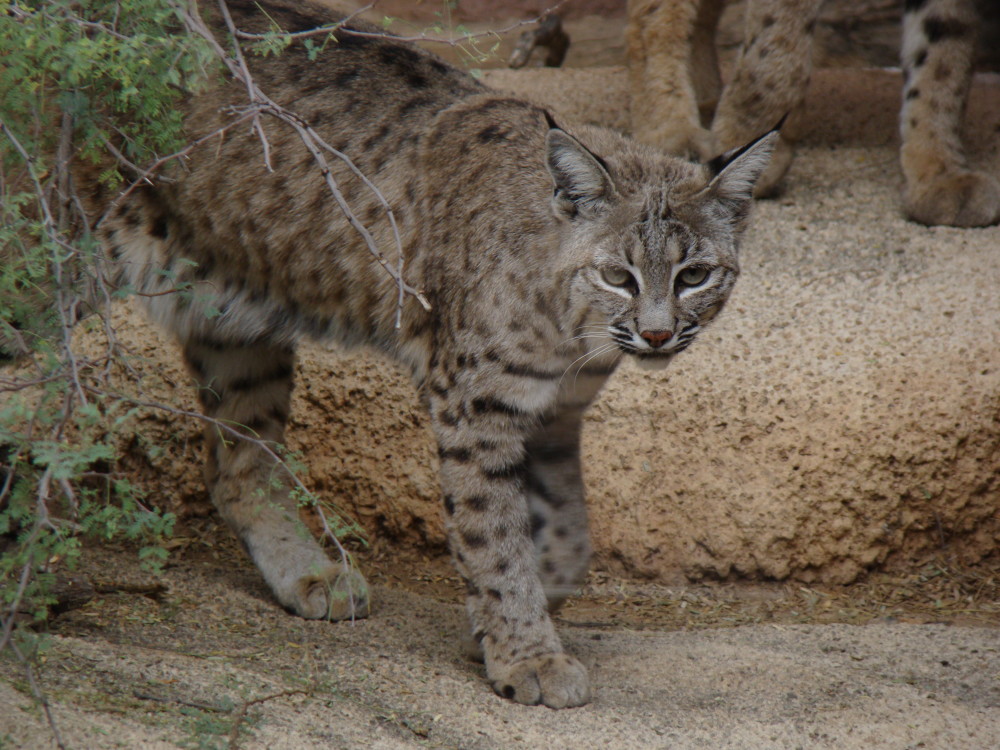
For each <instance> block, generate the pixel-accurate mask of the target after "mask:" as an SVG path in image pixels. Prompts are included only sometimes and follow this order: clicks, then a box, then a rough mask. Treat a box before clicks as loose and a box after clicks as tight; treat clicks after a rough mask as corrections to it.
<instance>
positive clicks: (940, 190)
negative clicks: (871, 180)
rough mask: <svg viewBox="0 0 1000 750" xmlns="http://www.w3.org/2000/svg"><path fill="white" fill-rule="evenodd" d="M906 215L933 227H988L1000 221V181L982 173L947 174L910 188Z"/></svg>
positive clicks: (916, 182) (913, 182) (919, 182)
mask: <svg viewBox="0 0 1000 750" xmlns="http://www.w3.org/2000/svg"><path fill="white" fill-rule="evenodd" d="M905 203H906V215H907V216H908V217H909V218H911V219H913V221H917V222H920V223H921V224H927V225H930V226H936V225H946V226H952V227H986V226H990V225H992V224H996V223H997V222H998V221H1000V182H998V181H997V180H996V179H995V178H993V177H991V176H990V175H988V174H984V173H982V172H964V171H962V172H947V173H945V174H943V175H940V176H938V177H935V178H933V179H926V180H923V181H918V180H913V181H911V182H910V183H909V184H907V187H906V196H905Z"/></svg>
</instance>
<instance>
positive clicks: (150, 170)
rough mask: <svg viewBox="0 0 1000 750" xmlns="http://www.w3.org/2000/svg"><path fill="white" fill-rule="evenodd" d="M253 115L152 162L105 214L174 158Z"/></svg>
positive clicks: (149, 182)
mask: <svg viewBox="0 0 1000 750" xmlns="http://www.w3.org/2000/svg"><path fill="white" fill-rule="evenodd" d="M251 117H253V112H244V113H243V114H241V115H240V116H239V117H237V118H236V119H235V120H233V121H232V122H230V123H228V124H226V125H223V126H222V127H221V128H218V129H217V130H213V131H212V132H211V133H209V134H208V135H205V136H202V137H201V138H199V139H198V140H196V141H192V142H191V143H189V144H188V145H187V146H185V147H184V148H182V149H180V150H178V151H175V152H174V153H172V154H168V155H167V156H161V157H160V158H159V159H157V160H156V161H154V162H153V163H152V164H150V165H149V166H148V167H147V168H146V170H145V171H144V172H143V173H142V174H140V175H139V176H138V177H137V178H136V179H135V180H133V182H132V184H130V185H129V186H128V187H127V188H126V189H125V190H123V191H122V192H120V193H119V194H118V195H116V196H115V199H114V200H113V201H111V203H110V204H108V208H107V209H106V210H105V212H104V215H107V214H108V212H110V211H111V210H112V209H114V208H116V207H117V206H118V205H119V204H120V203H121V202H122V201H123V200H125V198H127V197H128V196H129V194H130V193H131V192H132V191H133V190H135V189H136V188H137V187H139V185H140V184H142V183H146V184H147V185H152V184H153V182H152V180H150V177H152V176H153V174H154V173H155V172H156V171H157V170H158V169H159V168H160V167H162V166H163V165H164V164H166V163H167V162H168V161H172V160H174V159H181V158H183V157H185V156H187V155H188V154H189V153H190V152H191V151H193V150H194V149H196V148H197V147H198V146H200V145H202V144H203V143H205V141H209V140H211V139H212V138H215V137H217V136H222V135H225V134H226V133H227V132H228V131H229V130H231V129H232V128H234V127H236V126H237V125H239V124H240V123H242V122H245V121H246V120H249V119H250V118H251ZM158 179H159V178H158Z"/></svg>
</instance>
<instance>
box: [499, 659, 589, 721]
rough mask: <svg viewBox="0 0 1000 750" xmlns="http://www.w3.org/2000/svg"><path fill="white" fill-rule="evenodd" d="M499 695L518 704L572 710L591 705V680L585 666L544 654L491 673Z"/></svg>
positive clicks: (504, 666) (574, 661)
mask: <svg viewBox="0 0 1000 750" xmlns="http://www.w3.org/2000/svg"><path fill="white" fill-rule="evenodd" d="M488 672H489V677H490V682H491V684H492V685H493V690H495V691H496V693H497V695H502V696H503V697H504V698H509V699H510V700H512V701H516V702H517V703H523V704H525V705H527V706H534V705H537V704H539V703H541V704H543V705H546V706H548V707H549V708H572V707H574V706H582V705H584V704H586V703H589V702H590V680H589V678H588V677H587V670H586V669H584V667H583V665H582V664H581V663H580V662H579V661H577V660H576V659H574V658H573V657H572V656H570V655H568V654H545V655H543V656H538V657H535V658H534V659H525V660H523V661H518V662H514V663H513V664H510V665H503V666H502V667H498V666H497V665H493V666H492V667H491V668H490V669H489V670H488Z"/></svg>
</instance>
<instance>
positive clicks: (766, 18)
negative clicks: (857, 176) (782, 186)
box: [712, 0, 822, 196]
mask: <svg viewBox="0 0 1000 750" xmlns="http://www.w3.org/2000/svg"><path fill="white" fill-rule="evenodd" d="M821 5H822V0H781V1H780V2H778V3H763V2H759V0H758V1H757V2H755V1H754V0H751V2H749V3H748V4H747V9H746V31H745V36H744V42H743V47H742V48H741V49H740V56H739V59H738V60H737V62H736V69H735V70H734V71H733V75H732V78H731V80H730V81H729V83H728V84H727V86H726V89H725V91H724V92H723V94H722V100H721V101H720V102H719V108H718V110H717V111H716V114H715V121H714V122H713V123H712V133H713V134H714V135H715V138H716V140H717V142H718V146H719V149H720V152H725V151H728V150H730V149H733V148H737V147H739V146H742V145H743V144H744V143H749V142H750V141H752V140H753V139H754V138H757V137H759V136H760V135H762V134H763V133H766V132H767V131H768V130H770V129H771V128H773V127H774V126H775V125H776V124H777V123H778V121H779V120H781V118H782V117H784V116H785V115H787V114H789V113H790V112H794V111H795V110H797V109H798V108H800V107H801V105H802V102H803V100H804V99H805V94H806V88H807V86H808V84H809V76H810V74H811V72H812V45H813V31H814V29H815V25H816V18H817V17H818V16H819V11H820V6H821ZM775 6H777V7H778V8H779V9H780V11H781V12H780V13H776V12H774V10H775ZM791 160H792V149H791V144H790V143H789V142H788V141H786V140H785V139H784V138H782V139H781V140H780V141H779V143H778V147H777V149H776V150H775V153H774V155H773V156H772V157H771V162H770V165H769V166H768V168H767V171H766V172H764V174H763V176H762V177H761V178H760V180H759V181H758V182H757V186H756V189H755V190H754V194H755V195H758V196H762V195H768V194H770V193H772V192H773V191H774V189H775V187H777V183H778V182H779V181H780V180H781V178H782V177H783V176H784V174H785V172H786V171H787V170H788V166H789V164H791Z"/></svg>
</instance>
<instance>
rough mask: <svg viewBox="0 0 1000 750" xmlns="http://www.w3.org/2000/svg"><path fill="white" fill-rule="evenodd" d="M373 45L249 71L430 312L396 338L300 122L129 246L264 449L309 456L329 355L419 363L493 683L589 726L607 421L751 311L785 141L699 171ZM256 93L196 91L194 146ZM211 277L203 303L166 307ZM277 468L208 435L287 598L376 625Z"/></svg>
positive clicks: (322, 20)
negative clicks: (568, 647) (558, 621)
mask: <svg viewBox="0 0 1000 750" xmlns="http://www.w3.org/2000/svg"><path fill="white" fill-rule="evenodd" d="M228 6H229V8H230V9H231V12H232V15H233V17H234V19H235V23H236V24H237V26H238V27H239V28H241V29H244V30H249V31H263V30H266V29H267V28H268V26H269V24H270V23H271V22H274V23H277V24H278V25H279V26H280V27H281V28H283V29H285V30H286V31H292V32H295V31H302V30H305V29H311V28H314V27H316V26H319V25H322V24H327V23H331V22H334V21H336V18H335V17H331V16H330V15H329V13H328V12H327V11H324V10H322V9H320V8H317V7H312V6H310V5H308V4H304V3H295V2H291V1H286V2H281V0H277V1H271V0H268V2H266V3H259V2H258V1H257V0H229V2H228ZM261 6H263V8H262V7H261ZM351 26H352V28H353V29H354V31H355V33H351V32H350V30H348V29H346V28H345V29H342V30H340V31H338V32H337V33H336V38H337V42H336V43H331V44H328V45H327V46H326V48H325V50H324V51H323V52H322V53H321V54H320V55H319V56H318V58H317V59H316V60H315V61H310V59H309V57H308V50H307V49H306V48H305V47H304V46H303V45H302V44H301V43H299V42H295V43H293V44H292V45H291V47H290V48H289V49H288V50H286V52H285V53H283V54H282V55H281V56H279V57H277V58H273V57H272V58H259V57H251V58H249V60H248V62H249V64H250V67H251V70H252V73H253V76H254V78H255V80H256V82H257V83H258V84H259V85H260V86H261V88H262V89H263V90H264V91H267V92H269V93H270V95H271V96H272V97H273V98H274V99H275V100H276V101H278V102H279V103H280V104H282V105H284V106H287V107H290V108H293V109H294V110H295V111H296V112H297V113H298V115H300V116H301V117H302V118H303V120H304V121H306V122H308V123H310V124H311V126H312V127H313V128H315V130H316V131H317V132H318V133H319V134H320V135H321V136H322V137H323V138H324V139H325V140H326V141H327V142H328V143H329V144H330V145H331V146H332V147H333V148H336V149H337V150H339V151H341V152H342V153H344V154H347V155H349V156H350V158H351V159H352V160H353V162H354V164H355V165H356V166H357V167H358V169H359V170H360V171H361V172H362V173H363V174H364V175H366V176H367V177H368V178H370V179H371V180H372V181H373V183H374V184H375V185H377V187H378V188H379V189H380V191H381V193H382V194H383V195H384V197H385V199H386V200H387V202H388V204H389V205H390V206H391V207H392V210H393V212H394V215H395V220H396V222H397V224H398V229H399V233H400V237H401V239H402V247H403V249H404V251H405V259H406V266H405V277H406V281H407V282H408V283H409V284H410V285H411V286H412V287H413V288H416V289H420V290H422V292H423V294H424V295H425V297H426V299H427V301H428V302H429V304H430V310H427V309H425V307H423V306H422V305H421V304H419V302H418V301H417V300H416V299H415V298H414V297H413V296H407V297H406V298H405V300H404V302H403V307H402V310H401V316H400V321H399V327H398V328H397V327H396V318H397V305H398V304H399V302H398V289H397V286H396V282H395V281H394V280H393V278H392V277H391V276H390V275H388V274H386V273H385V271H384V269H383V268H382V267H381V266H380V265H379V263H378V262H377V261H376V260H375V259H374V258H373V256H372V255H371V254H370V253H369V251H368V248H367V246H366V244H365V242H364V241H363V240H362V239H361V237H360V235H359V234H358V233H357V232H356V231H355V229H354V228H352V227H351V225H349V224H348V222H347V220H346V219H345V218H344V215H343V213H342V211H341V210H340V209H339V208H338V207H337V205H336V204H335V203H334V201H333V198H332V197H331V192H330V190H329V189H328V187H327V185H326V183H325V182H324V175H322V174H320V172H319V170H317V168H316V165H315V162H314V157H313V155H312V154H311V153H310V152H309V151H308V150H307V149H306V148H305V147H304V146H303V144H302V142H301V141H300V140H299V138H298V136H297V135H296V133H295V131H294V130H293V129H292V128H290V127H288V126H286V125H284V124H281V123H277V122H274V123H268V124H266V125H265V129H266V134H267V137H268V141H269V144H270V153H271V162H272V166H273V171H268V170H267V169H265V167H264V160H263V157H262V154H261V143H260V141H259V140H258V138H257V137H256V136H255V135H254V134H253V133H250V132H239V134H236V133H237V131H235V130H234V131H231V132H230V133H229V134H227V135H226V136H225V137H215V138H210V139H209V140H208V141H207V142H206V143H205V144H204V145H202V146H200V147H199V148H198V149H197V150H196V151H195V152H194V153H192V154H191V156H190V159H189V160H187V162H186V164H185V165H183V166H181V165H177V164H175V165H173V166H172V167H171V168H169V169H168V170H167V172H168V174H167V175H165V176H168V177H169V178H170V179H169V180H159V181H157V182H155V183H154V184H152V185H147V186H145V187H143V188H140V189H137V190H135V191H133V192H132V193H131V194H129V195H128V197H127V198H126V199H125V200H124V201H123V202H121V203H120V204H118V205H113V206H112V207H111V208H110V209H107V204H105V209H106V210H105V213H104V215H103V217H102V218H101V220H100V223H99V225H98V234H99V237H100V240H101V243H102V246H103V247H104V248H105V249H106V253H107V254H108V256H109V257H110V259H111V260H112V261H113V262H114V263H115V264H116V265H117V267H118V268H120V269H121V271H120V273H121V275H122V279H121V282H122V283H128V284H129V285H131V286H132V287H134V288H135V289H136V290H137V291H139V292H141V293H144V294H145V295H147V296H146V297H145V303H146V305H147V307H148V309H149V312H150V313H151V314H152V316H153V318H154V319H155V320H157V321H158V322H159V323H161V324H162V325H163V326H165V327H166V328H167V329H169V330H170V331H172V332H173V334H174V335H176V336H177V337H178V339H179V340H180V343H181V345H182V347H183V352H184V357H185V359H186V362H187V365H188V366H189V368H190V371H191V373H192V375H193V377H194V379H195V381H196V383H197V386H198V390H199V395H200V400H201V404H202V406H203V408H204V410H205V412H206V413H207V414H208V415H210V416H212V417H215V418H217V419H220V420H225V421H226V422H228V423H229V424H233V425H241V426H242V427H241V429H243V430H245V431H247V432H248V433H251V434H254V435H258V436H260V437H262V438H264V439H266V440H269V441H276V442H280V441H281V440H282V437H283V432H284V426H285V423H286V420H287V418H288V412H289V397H290V393H291V389H292V377H293V370H294V362H295V344H296V341H297V340H298V339H299V338H300V337H302V336H317V337H332V338H334V339H337V340H339V341H340V342H343V343H345V344H359V343H366V344H368V345H371V346H373V347H375V348H377V349H379V350H381V351H383V352H384V353H386V354H388V355H390V356H391V357H393V358H395V359H396V360H397V361H399V362H400V363H402V364H403V365H404V366H405V367H406V368H407V369H408V370H409V371H410V372H411V373H412V375H413V379H414V381H415V383H416V384H417V387H418V388H419V391H420V394H421V397H422V400H423V402H424V404H425V405H426V407H427V409H428V411H429V412H430V417H431V424H432V427H433V431H434V434H435V436H436V438H437V441H438V444H439V454H440V463H441V483H442V487H443V497H444V513H445V516H446V523H447V527H448V530H449V539H450V544H451V547H452V552H453V556H454V558H455V561H456V564H457V567H458V569H459V571H460V572H461V574H462V576H463V577H464V578H465V580H466V581H467V584H468V599H467V609H468V613H469V616H470V619H471V622H472V629H473V635H474V638H475V640H476V641H477V642H478V644H479V646H480V647H481V649H482V652H483V656H484V658H485V663H486V670H487V675H488V678H489V680H490V681H491V684H492V687H493V689H494V690H496V691H497V692H498V693H499V694H501V695H503V696H506V697H507V698H511V699H513V700H515V701H518V702H520V703H525V704H537V703H543V704H545V705H547V706H551V707H565V706H578V705H581V704H583V703H586V702H587V701H588V700H589V687H588V678H587V674H586V671H585V669H584V668H583V666H582V665H581V664H580V663H579V662H578V661H577V660H576V659H574V658H573V657H571V656H569V655H567V654H565V653H564V652H563V648H562V645H561V644H560V641H559V638H558V637H557V635H556V632H555V630H554V628H553V625H552V621H551V620H550V618H549V614H548V608H549V607H555V606H558V604H559V603H560V602H561V601H562V600H563V599H564V598H565V597H566V596H567V595H568V593H570V591H571V590H572V589H573V587H575V586H576V585H578V584H579V583H580V582H581V581H582V580H583V577H584V576H585V574H586V571H587V566H588V558H589V555H590V545H589V541H588V536H587V528H586V525H587V521H586V512H585V508H584V503H583V500H584V498H583V486H582V480H581V466H580V447H579V444H580V425H581V416H582V414H583V411H584V409H585V408H586V407H587V405H588V404H589V403H590V401H591V400H592V399H593V398H594V396H595V395H596V393H597V392H598V390H599V389H600V387H601V385H602V384H603V383H604V382H605V380H606V379H607V378H608V376H609V375H610V374H611V373H612V372H613V370H614V369H615V367H616V366H617V365H618V363H619V362H620V360H621V359H622V358H623V357H624V356H625V355H628V356H631V357H633V358H635V359H636V360H638V361H639V362H641V363H647V364H649V365H651V366H662V365H665V364H666V363H668V362H669V361H670V360H671V359H672V358H673V357H674V356H675V355H676V354H678V353H679V352H681V351H682V350H684V349H685V348H687V347H688V346H689V345H690V344H691V342H692V341H693V340H694V338H695V337H696V336H697V334H698V332H699V331H700V330H701V329H702V328H703V327H704V326H705V325H706V324H707V323H708V322H709V321H710V320H712V319H713V318H714V317H715V315H716V314H717V313H718V312H719V310H720V309H721V308H722V306H723V305H724V304H725V302H726V299H727V297H728V296H729V293H730V290H731V288H732V286H733V283H734V282H735V281H736V277H737V273H738V263H737V249H738V245H739V242H740V237H741V235H742V233H743V231H744V229H745V227H746V225H747V221H748V215H749V211H750V208H751V204H752V197H751V193H752V189H753V185H754V183H755V181H756V180H757V179H758V177H759V176H760V174H761V173H762V172H763V170H764V169H765V168H766V165H767V161H768V158H769V156H770V152H771V150H772V147H773V143H774V141H775V140H776V139H777V134H776V133H771V134H768V135H766V136H764V137H763V138H761V139H758V140H757V141H755V142H753V143H751V144H750V145H748V146H746V147H745V148H743V149H741V150H739V151H737V152H735V153H733V154H729V155H727V156H725V157H723V158H721V159H719V160H718V161H716V162H715V163H713V164H711V165H708V166H699V165H694V164H690V163H688V162H686V161H682V160H680V159H677V158H674V157H669V156H666V155H664V154H662V153H661V152H659V151H657V150H654V149H651V148H649V147H645V146H642V145H640V144H637V143H634V142H631V141H629V140H627V139H626V138H624V137H622V136H620V135H617V134H615V133H613V132H611V131H607V130H601V129H597V128H584V127H581V128H573V129H564V128H563V127H561V126H560V125H558V124H556V122H555V121H554V119H553V116H552V115H551V114H550V113H549V112H548V111H546V110H545V109H543V108H541V107H539V106H537V105H534V104H530V103H527V102H524V101H520V100H517V99H513V98H509V97H507V96H502V95H500V94H497V93H495V92H493V91H491V90H490V89H488V88H486V87H485V86H483V85H481V84H479V83H478V82H476V81H475V80H474V79H472V78H470V77H468V76H466V75H464V74H463V73H460V72H458V71H456V70H454V69H452V68H450V67H449V66H447V65H446V64H444V63H443V62H441V61H440V60H439V59H438V58H436V57H435V56H433V55H431V54H428V53H425V52H422V51H418V50H417V49H415V48H412V47H410V46H407V45H406V44H404V43H402V42H399V41H394V40H393V39H391V38H387V37H386V36H385V35H383V34H381V33H379V34H375V33H371V35H359V34H358V33H356V32H357V30H358V29H359V28H360V29H363V30H365V31H367V32H374V31H377V30H376V29H372V28H369V27H367V26H363V25H359V24H355V23H354V22H352V24H351ZM245 99H246V89H245V87H241V86H240V85H238V84H236V83H230V84H227V85H224V86H220V87H219V88H217V89H216V90H213V91H211V92H210V93H206V94H203V95H199V96H196V97H194V98H193V100H192V101H191V102H190V103H189V111H188V112H187V113H186V117H187V120H186V122H187V128H188V135H189V136H190V138H191V139H192V140H194V139H198V138H204V137H205V136H207V135H210V134H212V133H213V132H214V131H216V130H217V129H218V128H219V127H220V126H222V125H223V124H224V123H225V122H226V121H227V118H229V117H231V116H232V115H231V113H232V112H233V111H234V110H233V108H235V107H238V106H239V105H240V104H241V103H245ZM247 130H249V129H247ZM331 168H332V170H333V174H334V176H335V178H336V180H337V183H338V184H339V187H340V190H341V191H342V192H343V195H344V196H345V198H346V199H347V200H348V201H349V202H350V204H351V206H352V207H353V211H354V213H355V214H356V215H357V216H359V217H362V218H363V220H364V222H365V224H366V225H367V228H368V229H369V231H370V232H371V236H372V238H373V239H374V241H375V242H376V243H377V244H378V246H379V247H380V248H384V249H386V254H387V256H389V257H391V255H392V253H391V249H392V248H393V247H394V244H393V234H392V229H391V226H390V222H389V220H388V217H387V214H386V212H385V210H384V209H383V207H382V204H380V202H379V201H378V200H377V199H376V197H375V196H374V195H373V194H372V192H371V190H370V189H369V188H367V187H366V186H365V184H364V183H363V181H362V180H361V178H360V177H359V176H358V175H357V174H356V173H354V172H352V171H351V170H350V169H349V168H348V167H347V166H346V165H345V164H344V163H342V162H340V161H334V162H333V163H332V165H331ZM92 197H96V196H92ZM184 282H189V283H191V284H193V287H194V293H193V294H191V295H187V296H185V297H181V296H178V295H176V294H169V293H165V292H167V291H168V290H169V289H170V288H171V287H173V286H174V285H176V284H178V283H184ZM209 310H216V311H218V312H219V314H217V315H214V316H210V315H209V314H208V311H209ZM272 469H273V463H272V462H271V461H270V460H269V459H268V458H267V457H266V456H265V455H263V453H262V452H261V451H260V449H259V447H258V446H256V445H254V444H253V443H248V442H245V441H233V440H223V439H221V438H220V437H219V435H218V433H217V431H215V430H209V431H208V469H207V478H208V484H209V486H210V488H211V494H212V499H213V502H214V503H215V505H216V507H217V508H218V510H219V513H220V514H221V515H222V517H223V518H224V519H225V520H226V522H227V523H228V524H229V526H230V527H231V528H232V529H233V531H234V532H235V533H236V534H237V536H238V537H239V538H240V540H241V541H242V543H243V545H244V547H245V548H246V550H247V551H248V553H249V554H250V556H251V557H252V558H253V560H254V562H255V563H256V565H257V567H258V568H259V569H260V572H261V574H262V575H263V577H264V579H265V580H266V582H267V583H268V585H269V586H270V588H271V590H272V591H273V592H274V595H275V597H276V598H277V599H278V601H279V602H280V603H281V604H283V605H284V606H285V607H287V608H288V609H290V610H292V611H293V612H295V613H297V614H299V615H301V616H302V617H307V618H330V619H340V618H347V617H351V616H363V615H365V614H367V611H368V598H367V594H366V591H367V589H366V588H365V585H364V582H363V580H362V579H360V577H359V576H358V574H356V573H348V572H347V571H345V570H344V569H343V568H342V567H341V566H339V565H338V564H335V563H333V562H331V561H330V560H329V559H328V558H327V556H326V555H325V553H324V552H323V550H322V549H321V547H320V546H319V545H318V544H317V543H315V542H314V541H312V540H311V539H306V540H303V539H302V538H300V536H299V534H297V533H296V525H295V522H294V517H295V515H296V511H295V505H294V503H293V502H292V501H291V499H290V498H289V496H288V490H287V488H283V487H282V488H276V487H275V485H274V478H273V476H272V474H273V471H272Z"/></svg>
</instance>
